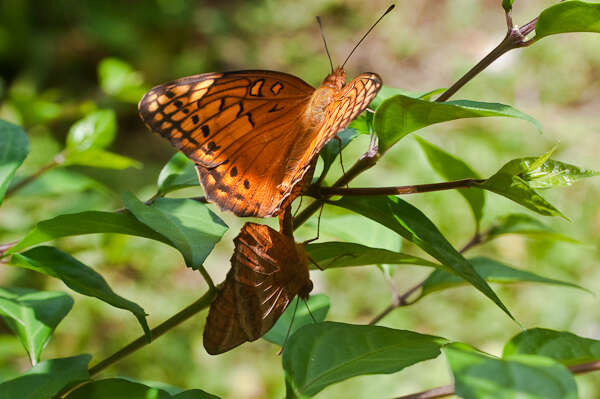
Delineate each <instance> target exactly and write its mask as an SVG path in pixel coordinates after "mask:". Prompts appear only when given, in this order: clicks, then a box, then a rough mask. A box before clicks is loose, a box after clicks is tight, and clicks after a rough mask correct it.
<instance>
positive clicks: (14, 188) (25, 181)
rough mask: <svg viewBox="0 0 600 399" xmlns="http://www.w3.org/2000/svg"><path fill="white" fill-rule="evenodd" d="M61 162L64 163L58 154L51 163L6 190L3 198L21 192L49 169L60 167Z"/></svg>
mask: <svg viewBox="0 0 600 399" xmlns="http://www.w3.org/2000/svg"><path fill="white" fill-rule="evenodd" d="M63 162H64V156H63V155H62V154H58V155H57V156H55V157H54V159H53V160H52V161H51V162H49V163H47V164H46V165H44V166H42V167H41V168H39V169H38V170H37V171H36V172H35V173H34V174H32V175H30V176H27V177H26V178H25V179H23V180H21V181H20V182H18V183H17V184H15V185H14V186H12V187H10V188H9V189H8V190H6V195H5V196H4V197H5V198H8V197H10V196H12V195H14V194H15V193H16V192H17V191H19V190H21V189H22V188H23V187H25V186H27V185H28V184H30V183H32V182H34V181H35V180H36V179H37V178H38V177H40V176H41V175H43V174H44V173H46V172H47V171H49V170H50V169H53V168H55V167H57V166H59V165H61V164H62V163H63Z"/></svg>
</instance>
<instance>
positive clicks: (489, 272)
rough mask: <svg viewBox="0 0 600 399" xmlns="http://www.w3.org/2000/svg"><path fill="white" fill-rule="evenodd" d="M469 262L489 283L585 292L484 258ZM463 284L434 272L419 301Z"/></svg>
mask: <svg viewBox="0 0 600 399" xmlns="http://www.w3.org/2000/svg"><path fill="white" fill-rule="evenodd" d="M469 262H471V265H473V268H474V269H475V271H476V272H477V273H478V274H479V275H480V276H481V277H483V278H484V279H485V280H486V281H488V282H491V283H500V284H513V283H521V282H530V283H543V284H553V285H562V286H564V287H571V288H579V289H581V290H585V288H583V287H581V286H579V285H577V284H573V283H568V282H565V281H560V280H554V279H551V278H546V277H542V276H539V275H537V274H534V273H531V272H528V271H525V270H519V269H515V268H514V267H510V266H507V265H505V264H503V263H500V262H498V261H495V260H493V259H489V258H485V257H477V258H472V259H469ZM465 284H467V283H466V281H465V280H464V279H462V278H461V277H459V276H457V275H455V274H450V273H448V272H445V271H443V270H435V271H433V272H432V273H431V274H430V275H429V277H427V279H425V281H424V282H423V288H422V290H421V294H420V295H419V299H421V298H423V297H424V296H426V295H429V294H431V293H433V292H436V291H440V290H444V289H447V288H452V287H459V286H461V285H465Z"/></svg>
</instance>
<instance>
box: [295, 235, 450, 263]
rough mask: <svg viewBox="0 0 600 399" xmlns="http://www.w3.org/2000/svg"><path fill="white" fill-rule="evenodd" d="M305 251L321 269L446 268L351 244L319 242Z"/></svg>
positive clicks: (399, 254) (385, 250) (405, 256)
mask: <svg viewBox="0 0 600 399" xmlns="http://www.w3.org/2000/svg"><path fill="white" fill-rule="evenodd" d="M305 249H306V253H307V254H308V256H310V258H311V260H313V261H315V263H317V264H318V265H319V267H320V268H321V269H331V268H335V267H349V266H366V265H377V264H390V265H419V266H428V267H436V268H442V269H446V266H443V265H440V264H438V263H433V262H430V261H427V260H425V259H422V258H419V257H416V256H412V255H407V254H403V253H402V252H395V251H390V250H388V249H383V248H373V247H367V246H365V245H362V244H356V243H352V242H336V241H330V242H319V243H315V244H308V245H307V246H306V247H305ZM311 267H313V266H311Z"/></svg>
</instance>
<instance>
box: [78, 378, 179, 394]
mask: <svg viewBox="0 0 600 399" xmlns="http://www.w3.org/2000/svg"><path fill="white" fill-rule="evenodd" d="M108 398H110V399H168V398H171V395H169V394H168V393H167V392H165V391H163V390H162V389H158V388H153V387H149V386H147V385H144V384H141V383H138V382H132V381H128V380H125V379H121V378H107V379H104V380H99V381H91V382H89V383H87V384H85V385H82V386H80V387H79V388H77V389H75V390H74V391H73V392H71V393H70V394H69V395H68V396H67V399H108Z"/></svg>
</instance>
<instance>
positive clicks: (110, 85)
mask: <svg viewBox="0 0 600 399" xmlns="http://www.w3.org/2000/svg"><path fill="white" fill-rule="evenodd" d="M98 80H99V82H100V87H101V88H102V91H104V92H105V93H106V94H108V95H110V96H113V97H115V98H117V99H119V100H122V101H125V102H129V103H134V104H135V103H137V102H138V101H139V100H140V98H142V96H143V95H144V93H145V92H146V91H147V90H146V88H145V87H143V86H142V84H143V79H142V75H141V74H140V73H139V72H137V71H135V70H134V69H133V68H132V67H131V66H130V65H129V64H128V63H126V62H125V61H122V60H120V59H118V58H105V59H103V60H102V61H100V64H98Z"/></svg>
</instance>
